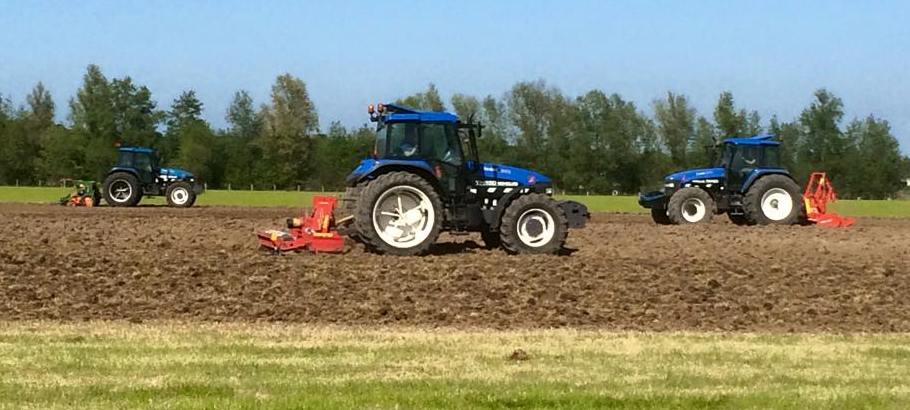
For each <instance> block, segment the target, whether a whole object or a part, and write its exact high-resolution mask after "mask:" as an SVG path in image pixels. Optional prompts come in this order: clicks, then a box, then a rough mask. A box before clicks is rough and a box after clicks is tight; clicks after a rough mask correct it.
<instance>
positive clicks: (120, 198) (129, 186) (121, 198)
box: [104, 172, 142, 206]
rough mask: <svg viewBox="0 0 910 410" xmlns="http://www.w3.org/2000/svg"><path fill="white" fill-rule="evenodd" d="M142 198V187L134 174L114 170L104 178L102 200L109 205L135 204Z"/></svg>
mask: <svg viewBox="0 0 910 410" xmlns="http://www.w3.org/2000/svg"><path fill="white" fill-rule="evenodd" d="M140 199H142V187H141V186H139V180H138V179H137V178H136V176H135V175H133V174H130V173H127V172H115V173H113V174H110V175H108V177H107V178H105V179H104V200H105V201H107V204H108V205H110V206H136V205H138V204H139V200H140Z"/></svg>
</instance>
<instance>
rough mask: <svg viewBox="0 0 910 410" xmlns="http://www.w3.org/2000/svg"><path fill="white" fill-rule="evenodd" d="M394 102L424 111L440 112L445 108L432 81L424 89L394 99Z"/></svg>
mask: <svg viewBox="0 0 910 410" xmlns="http://www.w3.org/2000/svg"><path fill="white" fill-rule="evenodd" d="M395 104H397V105H403V106H406V107H411V108H416V109H418V110H425V111H436V112H442V111H445V110H446V107H445V104H444V103H443V102H442V98H440V97H439V91H438V90H436V85H435V84H433V83H430V85H429V86H427V90H426V91H424V92H422V93H417V94H414V95H409V96H407V97H404V98H399V99H397V100H395Z"/></svg>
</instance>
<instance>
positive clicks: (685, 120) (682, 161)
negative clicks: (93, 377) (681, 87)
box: [654, 92, 695, 168]
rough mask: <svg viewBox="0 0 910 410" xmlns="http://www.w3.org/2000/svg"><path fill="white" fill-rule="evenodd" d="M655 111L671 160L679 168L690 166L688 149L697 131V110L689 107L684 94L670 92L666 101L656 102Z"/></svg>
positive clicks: (660, 132) (659, 130) (659, 131)
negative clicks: (687, 154) (687, 155)
mask: <svg viewBox="0 0 910 410" xmlns="http://www.w3.org/2000/svg"><path fill="white" fill-rule="evenodd" d="M654 113H655V117H656V119H657V130H658V133H659V134H660V137H661V140H662V142H663V144H664V146H666V147H667V149H668V150H669V151H670V160H671V161H672V162H673V164H674V165H675V166H677V167H679V168H684V167H686V166H688V165H689V164H688V161H687V160H686V151H688V149H689V145H690V143H691V141H692V139H693V137H694V135H693V134H694V133H695V126H694V123H695V110H694V109H692V108H690V107H689V101H688V100H687V99H686V97H685V96H684V95H678V94H674V93H672V92H668V93H667V99H666V100H665V101H661V100H657V101H655V102H654Z"/></svg>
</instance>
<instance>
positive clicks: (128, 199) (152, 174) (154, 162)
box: [102, 147, 203, 208]
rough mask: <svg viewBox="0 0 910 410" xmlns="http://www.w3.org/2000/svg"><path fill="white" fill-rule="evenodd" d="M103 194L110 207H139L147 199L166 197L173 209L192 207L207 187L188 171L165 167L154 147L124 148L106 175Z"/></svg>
mask: <svg viewBox="0 0 910 410" xmlns="http://www.w3.org/2000/svg"><path fill="white" fill-rule="evenodd" d="M102 191H104V199H105V200H106V201H107V204H108V205H110V206H136V205H137V204H139V201H140V200H141V199H142V197H143V196H157V195H164V196H165V198H167V204H168V205H169V206H172V207H177V208H189V207H191V206H193V204H194V203H195V202H196V195H198V194H201V193H202V191H203V185H202V184H200V183H198V182H197V181H196V178H195V177H194V176H193V174H191V173H190V172H188V171H185V170H182V169H178V168H162V167H161V166H160V165H159V162H158V154H157V152H155V150H153V149H151V148H144V147H120V148H119V149H118V156H117V164H116V165H114V166H113V167H112V168H111V169H110V170H109V171H108V172H107V174H106V175H105V178H104V184H103V185H102Z"/></svg>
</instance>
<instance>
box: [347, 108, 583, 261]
mask: <svg viewBox="0 0 910 410" xmlns="http://www.w3.org/2000/svg"><path fill="white" fill-rule="evenodd" d="M368 111H369V113H370V120H371V121H373V122H375V123H376V124H377V127H376V142H375V149H374V152H373V157H372V158H369V159H365V160H363V161H361V163H360V165H359V166H358V167H357V168H356V169H354V171H353V172H352V173H351V174H350V175H349V176H348V177H347V185H348V188H347V190H346V191H345V194H344V196H343V197H342V203H341V207H340V209H339V210H338V211H337V213H338V215H337V216H336V220H337V221H343V222H346V224H344V223H343V224H342V226H341V228H340V229H339V231H340V232H341V233H343V234H346V235H348V236H349V237H351V238H353V239H355V240H357V241H359V242H362V243H363V244H365V245H366V246H367V247H368V248H369V249H371V250H373V251H375V252H378V253H387V254H395V255H415V254H420V253H422V252H425V251H426V250H427V249H428V248H429V247H430V245H432V244H433V243H434V242H435V241H436V238H437V237H438V236H439V234H440V232H442V231H448V232H452V233H460V232H480V234H481V237H482V238H483V241H484V243H485V244H486V245H487V246H488V247H490V248H493V247H499V246H502V247H503V248H505V250H506V251H508V252H510V253H556V252H559V251H560V250H561V249H562V248H563V244H564V243H565V240H566V236H567V234H568V230H569V229H570V228H581V227H583V226H584V225H585V223H586V221H587V219H588V210H587V208H586V207H585V206H584V205H582V204H580V203H578V202H574V201H557V200H554V199H553V198H552V193H553V187H552V183H551V180H550V178H548V177H546V176H544V175H542V174H540V173H537V172H534V171H530V170H526V169H522V168H517V167H512V166H507V165H500V164H491V163H483V162H481V161H480V159H479V158H478V154H477V143H476V141H477V138H479V137H480V134H481V132H482V127H481V126H480V124H475V123H472V121H470V120H469V121H468V122H462V121H460V120H459V118H458V117H457V116H455V115H453V114H450V113H445V112H424V111H417V110H414V109H410V108H406V107H401V106H397V105H391V104H389V105H382V104H380V105H378V106H377V107H375V109H374V107H373V106H372V105H371V106H370V107H369V110H368Z"/></svg>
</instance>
